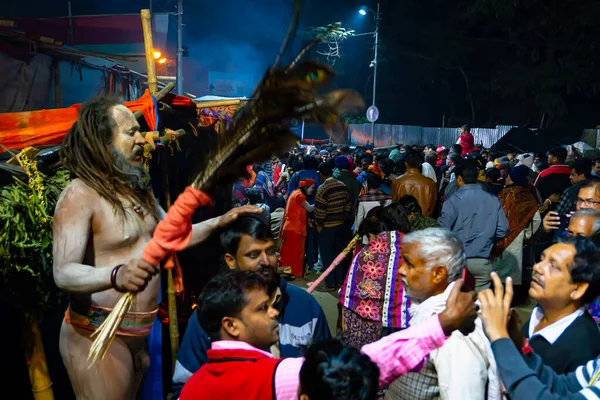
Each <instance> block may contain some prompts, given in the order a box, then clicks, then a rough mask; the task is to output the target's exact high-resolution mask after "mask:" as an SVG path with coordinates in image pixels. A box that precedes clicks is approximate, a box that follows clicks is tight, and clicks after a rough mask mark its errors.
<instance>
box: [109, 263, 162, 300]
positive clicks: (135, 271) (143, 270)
mask: <svg viewBox="0 0 600 400" xmlns="http://www.w3.org/2000/svg"><path fill="white" fill-rule="evenodd" d="M158 271H159V269H158V268H157V267H155V266H154V265H151V264H148V263H147V262H146V261H144V260H129V262H128V263H127V264H126V265H124V266H123V267H121V268H119V270H118V271H117V276H116V279H115V284H116V289H118V290H121V291H124V292H132V293H137V292H141V291H142V290H144V289H145V288H146V286H147V285H148V282H150V280H151V279H152V277H153V276H154V275H156V274H157V273H158Z"/></svg>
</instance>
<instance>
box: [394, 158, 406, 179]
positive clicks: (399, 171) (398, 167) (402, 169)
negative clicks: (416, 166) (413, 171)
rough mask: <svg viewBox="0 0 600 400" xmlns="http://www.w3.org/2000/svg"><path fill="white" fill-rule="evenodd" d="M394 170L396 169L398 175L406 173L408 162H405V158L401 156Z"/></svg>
mask: <svg viewBox="0 0 600 400" xmlns="http://www.w3.org/2000/svg"><path fill="white" fill-rule="evenodd" d="M394 171H396V174H397V175H403V174H405V173H406V164H405V163H404V158H401V159H400V160H398V161H396V162H395V163H394Z"/></svg>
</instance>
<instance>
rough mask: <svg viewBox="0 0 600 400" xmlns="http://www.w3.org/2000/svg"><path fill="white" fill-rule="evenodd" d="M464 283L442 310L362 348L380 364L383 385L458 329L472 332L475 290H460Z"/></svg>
mask: <svg viewBox="0 0 600 400" xmlns="http://www.w3.org/2000/svg"><path fill="white" fill-rule="evenodd" d="M463 284H464V282H463V281H462V280H458V281H457V282H456V285H455V287H454V288H453V289H452V292H451V293H450V296H449V297H448V301H447V303H446V310H444V312H443V313H441V314H439V315H433V316H431V317H430V318H429V319H427V320H425V321H423V322H421V323H420V324H418V325H414V326H411V327H410V328H407V329H404V330H402V331H399V332H395V333H392V334H391V335H389V336H386V337H384V338H382V339H380V340H378V341H376V342H374V343H371V344H368V345H366V346H363V347H362V349H361V351H362V353H363V354H366V355H367V356H369V358H370V359H371V361H373V362H374V363H375V364H377V366H378V367H379V373H380V374H379V386H380V387H383V386H385V385H388V384H389V383H391V382H392V381H394V380H395V379H397V378H399V377H400V376H402V375H404V374H406V373H407V372H411V371H414V370H416V369H418V368H420V367H421V365H422V363H423V361H424V359H425V357H427V356H428V355H429V353H431V352H432V351H433V350H436V349H438V348H440V347H442V345H443V344H444V342H445V340H446V336H449V335H450V334H451V333H452V332H454V331H455V330H460V331H461V332H463V333H465V334H466V333H468V332H472V331H473V329H474V327H475V325H474V321H475V318H476V317H477V311H476V307H475V292H468V293H464V292H461V288H462V286H463Z"/></svg>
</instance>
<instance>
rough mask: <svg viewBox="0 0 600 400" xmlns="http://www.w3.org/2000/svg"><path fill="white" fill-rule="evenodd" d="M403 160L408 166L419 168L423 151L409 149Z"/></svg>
mask: <svg viewBox="0 0 600 400" xmlns="http://www.w3.org/2000/svg"><path fill="white" fill-rule="evenodd" d="M404 161H405V162H406V165H407V166H408V168H419V167H420V166H421V164H422V163H423V153H420V152H418V151H415V150H410V151H408V152H407V153H406V156H405V157H404Z"/></svg>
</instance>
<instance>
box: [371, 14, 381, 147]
mask: <svg viewBox="0 0 600 400" xmlns="http://www.w3.org/2000/svg"><path fill="white" fill-rule="evenodd" d="M380 21H381V14H380V12H379V3H377V12H376V13H375V57H374V58H373V107H375V93H376V90H377V64H378V62H377V61H378V60H377V47H378V45H379V22H380ZM371 144H372V145H373V146H375V121H373V122H371Z"/></svg>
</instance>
